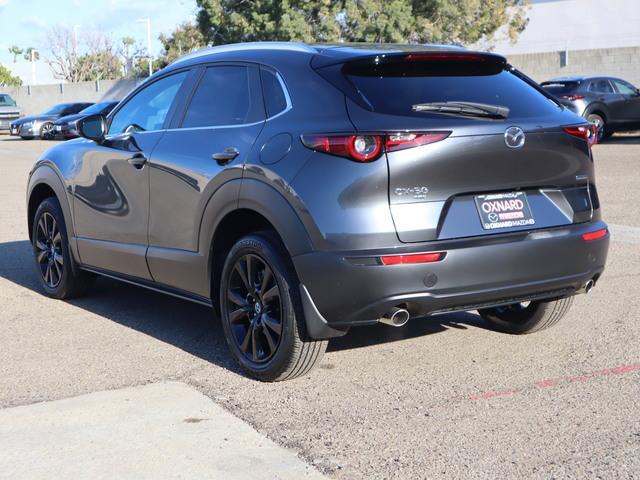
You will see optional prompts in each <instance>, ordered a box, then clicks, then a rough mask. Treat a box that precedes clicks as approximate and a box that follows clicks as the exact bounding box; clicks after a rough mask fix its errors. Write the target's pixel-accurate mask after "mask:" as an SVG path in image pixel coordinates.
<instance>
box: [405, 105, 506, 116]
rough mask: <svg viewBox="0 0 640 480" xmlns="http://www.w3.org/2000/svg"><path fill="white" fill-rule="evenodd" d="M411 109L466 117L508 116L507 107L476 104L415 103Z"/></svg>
mask: <svg viewBox="0 0 640 480" xmlns="http://www.w3.org/2000/svg"><path fill="white" fill-rule="evenodd" d="M411 108H412V109H413V111H414V112H428V113H443V114H446V115H463V116H467V117H485V118H507V117H508V116H509V109H508V108H507V107H503V106H500V105H489V104H487V103H476V102H430V103H417V104H415V105H412V107H411Z"/></svg>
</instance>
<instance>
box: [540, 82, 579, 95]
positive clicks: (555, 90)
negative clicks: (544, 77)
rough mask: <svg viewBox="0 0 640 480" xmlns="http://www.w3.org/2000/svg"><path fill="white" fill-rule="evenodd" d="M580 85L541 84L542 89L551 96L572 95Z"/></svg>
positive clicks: (574, 83)
mask: <svg viewBox="0 0 640 480" xmlns="http://www.w3.org/2000/svg"><path fill="white" fill-rule="evenodd" d="M578 85H580V84H579V83H578V82H553V83H543V84H542V88H544V89H545V90H546V91H547V92H549V93H550V94H551V95H556V96H558V95H567V94H569V93H573V92H574V91H575V90H576V89H577V88H578Z"/></svg>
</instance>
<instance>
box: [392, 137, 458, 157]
mask: <svg viewBox="0 0 640 480" xmlns="http://www.w3.org/2000/svg"><path fill="white" fill-rule="evenodd" d="M450 134H451V132H424V133H392V134H390V135H387V140H386V142H385V148H386V150H387V152H395V151H397V150H404V149H405V148H413V147H419V146H420V145H428V144H430V143H435V142H439V141H440V140H444V139H445V138H447V137H448V136H449V135H450Z"/></svg>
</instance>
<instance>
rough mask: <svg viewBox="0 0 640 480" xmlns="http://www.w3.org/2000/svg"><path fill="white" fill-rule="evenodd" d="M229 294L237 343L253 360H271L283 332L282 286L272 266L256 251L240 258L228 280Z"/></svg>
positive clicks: (246, 356)
mask: <svg viewBox="0 0 640 480" xmlns="http://www.w3.org/2000/svg"><path fill="white" fill-rule="evenodd" d="M227 298H228V300H229V301H228V302H227V315H228V318H229V322H230V323H231V329H232V331H233V338H234V340H235V342H236V345H237V346H238V348H239V349H240V351H241V352H242V354H243V355H244V356H245V358H246V359H247V360H248V361H250V362H253V363H256V364H260V363H265V362H267V361H269V360H270V359H271V358H272V357H273V355H274V354H275V352H276V351H277V349H278V345H279V344H280V339H281V336H282V302H281V299H280V289H279V287H278V284H277V282H276V279H275V277H274V275H273V272H272V270H271V267H269V265H268V264H267V262H266V261H265V260H264V259H262V258H261V257H259V256H258V255H255V254H246V255H243V256H241V257H240V258H238V259H237V261H236V262H235V265H234V266H233V271H232V273H231V275H230V276H229V281H228V283H227Z"/></svg>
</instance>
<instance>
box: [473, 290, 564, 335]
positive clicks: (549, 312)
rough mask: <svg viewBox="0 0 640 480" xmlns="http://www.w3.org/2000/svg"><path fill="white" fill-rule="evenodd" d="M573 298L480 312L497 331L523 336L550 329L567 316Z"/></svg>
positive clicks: (488, 309) (517, 304)
mask: <svg viewBox="0 0 640 480" xmlns="http://www.w3.org/2000/svg"><path fill="white" fill-rule="evenodd" d="M572 304H573V297H567V298H561V299H559V300H551V301H544V302H543V301H538V302H529V303H528V305H527V304H524V303H515V304H512V305H507V306H505V307H495V308H487V309H483V310H478V313H480V316H481V317H482V318H484V319H485V320H486V321H487V322H489V323H490V324H491V325H492V326H493V327H495V328H496V329H497V330H500V331H502V332H505V333H512V334H516V335H523V334H527V333H534V332H538V331H540V330H544V329H545V328H549V327H551V326H553V325H555V324H556V323H558V322H559V321H560V319H561V318H562V317H564V316H565V315H566V313H567V312H568V311H569V308H570V307H571V305H572Z"/></svg>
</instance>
